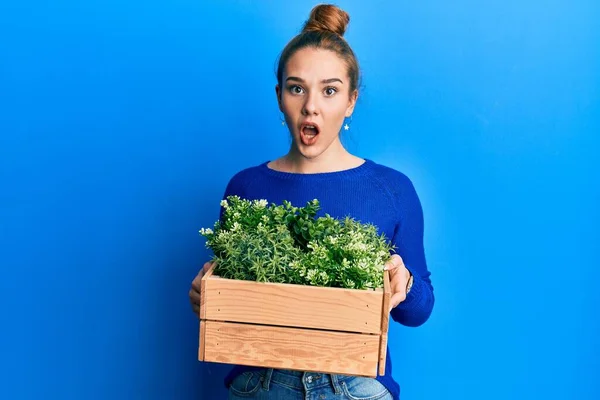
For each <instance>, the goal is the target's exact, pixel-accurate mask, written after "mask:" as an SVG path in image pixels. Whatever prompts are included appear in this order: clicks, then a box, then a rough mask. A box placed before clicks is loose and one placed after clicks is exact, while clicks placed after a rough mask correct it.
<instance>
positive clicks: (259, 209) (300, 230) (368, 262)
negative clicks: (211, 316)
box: [200, 196, 393, 289]
mask: <svg viewBox="0 0 600 400" xmlns="http://www.w3.org/2000/svg"><path fill="white" fill-rule="evenodd" d="M221 206H222V207H223V208H224V211H223V215H222V218H221V219H220V220H218V221H217V222H215V224H214V227H213V229H210V228H208V229H205V228H202V229H201V230H200V234H201V235H202V236H204V237H205V238H206V246H207V247H208V248H210V249H211V250H212V251H213V253H214V257H213V260H214V261H216V262H217V265H216V267H215V274H216V275H219V276H221V277H223V278H230V279H242V280H254V281H259V282H276V283H292V284H301V285H313V286H330V287H343V288H352V289H372V288H379V287H382V286H383V265H384V264H385V262H386V261H387V260H388V259H389V258H390V251H391V250H392V249H393V246H392V245H391V244H390V243H389V242H388V241H386V238H385V235H384V234H378V233H377V228H376V227H375V226H374V225H372V224H364V223H360V222H358V221H356V220H355V219H353V218H351V217H346V218H344V219H341V220H338V219H334V218H332V217H331V216H330V215H328V214H325V216H323V217H319V218H317V217H316V214H317V211H318V210H319V208H320V207H319V201H318V200H316V199H315V200H312V201H310V202H308V203H307V204H306V206H305V207H295V206H293V205H292V204H291V203H290V202H289V201H283V204H281V205H276V204H270V205H269V204H268V203H267V201H266V200H252V201H250V200H246V199H242V198H240V197H238V196H229V197H227V199H225V200H223V201H222V202H221Z"/></svg>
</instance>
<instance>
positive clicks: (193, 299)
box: [189, 261, 212, 318]
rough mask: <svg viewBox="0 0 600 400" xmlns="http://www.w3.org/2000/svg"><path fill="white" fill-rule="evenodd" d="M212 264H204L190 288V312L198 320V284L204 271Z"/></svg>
mask: <svg viewBox="0 0 600 400" xmlns="http://www.w3.org/2000/svg"><path fill="white" fill-rule="evenodd" d="M211 265H212V262H211V261H209V262H207V263H205V264H204V266H203V267H202V269H201V270H200V272H198V275H196V277H195V278H194V280H193V281H192V287H191V288H190V293H189V295H190V303H192V310H194V314H196V316H197V317H198V318H200V282H201V281H202V277H203V276H204V274H205V273H206V271H207V270H208V269H209V268H210V266H211Z"/></svg>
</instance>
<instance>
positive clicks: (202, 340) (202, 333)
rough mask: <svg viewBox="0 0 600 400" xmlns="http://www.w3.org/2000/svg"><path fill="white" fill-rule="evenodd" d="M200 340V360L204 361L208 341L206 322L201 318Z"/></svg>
mask: <svg viewBox="0 0 600 400" xmlns="http://www.w3.org/2000/svg"><path fill="white" fill-rule="evenodd" d="M199 339H200V340H199V342H198V360H199V361H204V358H205V348H206V346H205V345H204V344H205V343H206V322H204V321H202V320H200V338H199Z"/></svg>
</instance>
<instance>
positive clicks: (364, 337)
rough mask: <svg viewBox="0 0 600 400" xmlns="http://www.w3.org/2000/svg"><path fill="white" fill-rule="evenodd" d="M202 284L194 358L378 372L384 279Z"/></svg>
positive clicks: (382, 352) (384, 327)
mask: <svg viewBox="0 0 600 400" xmlns="http://www.w3.org/2000/svg"><path fill="white" fill-rule="evenodd" d="M213 269H214V264H213V267H212V268H210V269H209V270H208V271H207V272H206V274H205V275H204V277H203V278H202V283H201V302H200V342H199V345H200V346H199V352H198V358H199V360H200V361H206V362H216V363H225V364H237V365H250V366H260V367H267V368H281V369H291V370H298V371H311V372H321V373H331V374H346V375H355V376H366V377H376V376H377V374H378V373H379V375H383V374H384V371H385V360H386V350H387V333H388V324H389V312H388V309H389V302H390V296H391V293H390V283H389V273H388V271H385V272H384V288H383V289H376V290H357V289H342V288H328V287H314V286H304V285H292V284H281V283H261V282H253V281H242V280H233V279H224V278H221V277H218V276H216V275H214V274H213Z"/></svg>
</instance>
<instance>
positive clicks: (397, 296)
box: [384, 254, 412, 311]
mask: <svg viewBox="0 0 600 400" xmlns="http://www.w3.org/2000/svg"><path fill="white" fill-rule="evenodd" d="M384 269H386V270H388V271H390V289H391V291H392V298H391V299H390V311H392V310H393V309H394V308H395V307H396V306H398V304H400V303H402V302H403V301H404V300H406V294H407V293H408V291H409V288H410V285H409V283H410V284H412V275H411V273H410V271H409V270H408V269H407V268H406V267H405V266H404V261H402V257H400V256H399V255H398V254H394V255H392V257H391V258H390V260H389V261H388V262H386V263H385V266H384ZM409 281H410V282H409Z"/></svg>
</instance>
